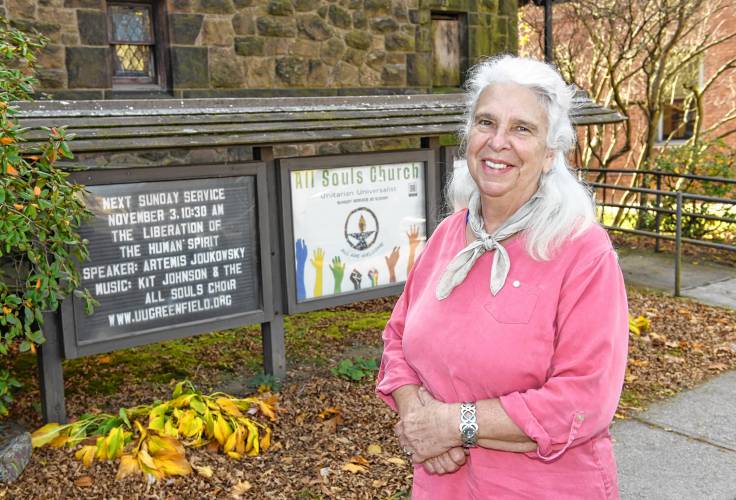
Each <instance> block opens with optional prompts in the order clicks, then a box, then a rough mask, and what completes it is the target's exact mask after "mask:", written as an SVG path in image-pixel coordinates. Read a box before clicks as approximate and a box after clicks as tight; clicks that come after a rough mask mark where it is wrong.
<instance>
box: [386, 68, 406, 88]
mask: <svg viewBox="0 0 736 500" xmlns="http://www.w3.org/2000/svg"><path fill="white" fill-rule="evenodd" d="M405 75H406V65H404V64H386V65H385V66H384V67H383V71H382V73H381V82H382V83H383V84H384V85H395V86H402V85H404V76H405Z"/></svg>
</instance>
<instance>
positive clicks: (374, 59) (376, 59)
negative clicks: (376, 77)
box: [365, 50, 386, 71]
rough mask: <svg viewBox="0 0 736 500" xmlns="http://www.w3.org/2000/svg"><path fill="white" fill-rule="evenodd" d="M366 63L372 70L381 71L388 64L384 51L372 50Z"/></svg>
mask: <svg viewBox="0 0 736 500" xmlns="http://www.w3.org/2000/svg"><path fill="white" fill-rule="evenodd" d="M365 62H366V64H367V65H368V66H369V67H370V68H372V69H374V70H376V71H381V69H383V65H384V64H385V63H386V53H385V52H384V51H382V50H372V51H370V52H368V56H367V57H366V61H365Z"/></svg>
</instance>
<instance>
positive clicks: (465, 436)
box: [460, 403, 478, 448]
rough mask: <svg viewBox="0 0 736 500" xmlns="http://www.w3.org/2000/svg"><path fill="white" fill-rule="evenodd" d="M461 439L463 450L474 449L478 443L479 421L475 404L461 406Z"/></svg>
mask: <svg viewBox="0 0 736 500" xmlns="http://www.w3.org/2000/svg"><path fill="white" fill-rule="evenodd" d="M460 439H461V440H462V442H463V448H473V447H474V446H476V443H477V442H478V419H477V418H476V412H475V403H462V404H461V405H460Z"/></svg>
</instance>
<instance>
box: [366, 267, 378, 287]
mask: <svg viewBox="0 0 736 500" xmlns="http://www.w3.org/2000/svg"><path fill="white" fill-rule="evenodd" d="M368 279H369V280H371V286H372V287H376V286H378V269H371V270H369V271H368Z"/></svg>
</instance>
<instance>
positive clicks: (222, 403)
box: [215, 398, 243, 417]
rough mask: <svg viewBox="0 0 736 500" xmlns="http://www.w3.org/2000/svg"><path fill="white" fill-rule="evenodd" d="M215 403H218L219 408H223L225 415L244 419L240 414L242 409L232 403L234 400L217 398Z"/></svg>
mask: <svg viewBox="0 0 736 500" xmlns="http://www.w3.org/2000/svg"><path fill="white" fill-rule="evenodd" d="M215 403H217V406H219V407H220V408H222V409H223V410H224V411H225V413H227V414H229V415H232V416H233V417H242V416H243V414H242V413H241V412H240V408H238V406H237V405H236V404H235V403H234V402H233V401H232V399H228V398H217V399H216V400H215Z"/></svg>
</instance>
